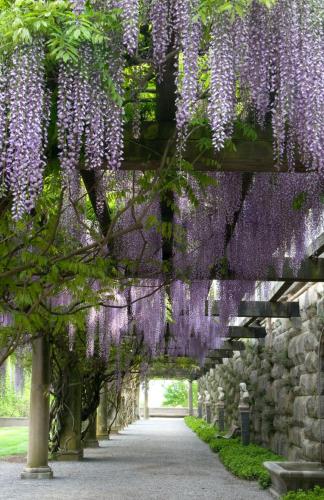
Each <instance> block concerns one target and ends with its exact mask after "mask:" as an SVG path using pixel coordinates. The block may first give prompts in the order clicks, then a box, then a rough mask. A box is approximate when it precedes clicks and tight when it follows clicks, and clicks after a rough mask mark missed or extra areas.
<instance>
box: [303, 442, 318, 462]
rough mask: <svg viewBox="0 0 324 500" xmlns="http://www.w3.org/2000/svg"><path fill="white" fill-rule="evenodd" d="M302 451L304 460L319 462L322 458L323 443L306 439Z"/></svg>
mask: <svg viewBox="0 0 324 500" xmlns="http://www.w3.org/2000/svg"><path fill="white" fill-rule="evenodd" d="M302 452H303V457H304V460H305V459H306V460H310V461H312V462H317V461H318V460H320V455H321V445H320V443H316V442H315V441H310V440H308V439H304V440H303V442H302Z"/></svg>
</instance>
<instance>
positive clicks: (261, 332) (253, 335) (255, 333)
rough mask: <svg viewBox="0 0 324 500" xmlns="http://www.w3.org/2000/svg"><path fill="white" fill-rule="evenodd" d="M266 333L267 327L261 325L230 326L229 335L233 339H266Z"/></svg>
mask: <svg viewBox="0 0 324 500" xmlns="http://www.w3.org/2000/svg"><path fill="white" fill-rule="evenodd" d="M266 335H267V332H266V329H265V328H263V327H261V326H230V327H229V337H230V338H231V339H264V337H265V336H266Z"/></svg>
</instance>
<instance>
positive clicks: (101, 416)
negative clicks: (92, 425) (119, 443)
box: [97, 384, 108, 439]
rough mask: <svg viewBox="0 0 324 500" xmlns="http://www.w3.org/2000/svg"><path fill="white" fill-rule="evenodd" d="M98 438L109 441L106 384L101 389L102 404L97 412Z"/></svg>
mask: <svg viewBox="0 0 324 500" xmlns="http://www.w3.org/2000/svg"><path fill="white" fill-rule="evenodd" d="M97 437H98V439H108V394H107V386H106V384H105V385H104V386H103V388H102V389H101V393H100V403H99V406H98V410H97Z"/></svg>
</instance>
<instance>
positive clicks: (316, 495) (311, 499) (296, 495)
mask: <svg viewBox="0 0 324 500" xmlns="http://www.w3.org/2000/svg"><path fill="white" fill-rule="evenodd" d="M319 499H321V500H324V489H323V488H320V487H319V486H315V488H314V489H313V490H308V491H302V490H299V491H291V492H290V493H287V495H285V496H283V497H282V500H319Z"/></svg>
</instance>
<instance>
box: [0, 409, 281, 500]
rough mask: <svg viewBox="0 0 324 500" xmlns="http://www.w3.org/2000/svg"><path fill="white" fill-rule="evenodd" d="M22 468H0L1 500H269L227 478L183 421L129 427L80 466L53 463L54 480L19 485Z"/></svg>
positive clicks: (90, 452) (249, 486)
mask: <svg viewBox="0 0 324 500" xmlns="http://www.w3.org/2000/svg"><path fill="white" fill-rule="evenodd" d="M22 466H23V464H21V463H9V462H3V461H2V462H0V499H1V500H5V499H6V500H18V499H19V500H49V499H51V500H54V499H55V500H67V499H69V500H71V499H75V500H104V499H105V500H106V499H107V500H127V499H135V500H137V499H138V500H179V499H180V500H185V499H194V500H200V499H210V500H270V499H271V496H270V495H269V493H267V492H264V491H262V490H260V489H259V487H258V485H257V484H256V483H250V482H247V481H241V480H239V479H236V478H234V477H233V476H232V475H231V474H230V473H229V472H227V471H226V470H225V469H224V467H223V466H222V464H221V463H220V462H219V460H218V457H217V455H215V454H214V453H212V452H211V451H210V449H209V447H208V446H207V445H206V444H205V443H203V442H202V441H200V440H199V439H198V438H197V437H196V436H195V435H194V434H193V432H192V431H191V430H189V429H188V428H187V427H186V425H185V423H184V422H183V420H182V419H162V418H159V419H157V418H154V419H151V420H148V421H143V420H142V421H140V422H137V423H135V424H133V425H131V426H130V427H129V428H128V429H127V430H125V431H123V432H122V433H121V434H119V435H118V436H114V437H113V439H112V440H111V441H103V442H101V447H100V448H99V449H93V450H90V449H88V450H86V451H85V459H84V461H83V462H74V463H71V462H66V463H53V464H52V466H53V470H54V474H55V479H54V480H52V481H51V480H43V481H37V480H20V479H18V476H19V473H20V471H21V470H22Z"/></svg>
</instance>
